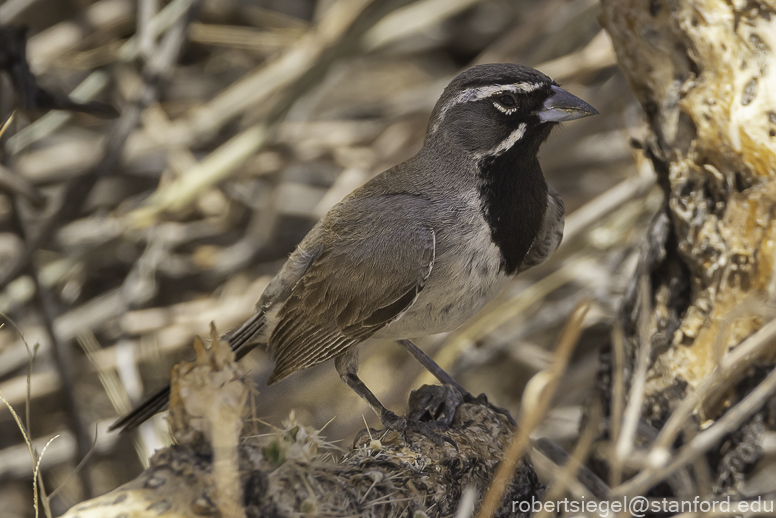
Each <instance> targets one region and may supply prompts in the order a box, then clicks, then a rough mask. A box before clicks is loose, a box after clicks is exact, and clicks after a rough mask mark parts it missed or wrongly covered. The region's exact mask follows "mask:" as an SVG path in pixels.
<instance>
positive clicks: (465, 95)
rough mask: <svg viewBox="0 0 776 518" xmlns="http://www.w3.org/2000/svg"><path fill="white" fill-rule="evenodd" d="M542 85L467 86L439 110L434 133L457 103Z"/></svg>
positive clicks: (521, 91)
mask: <svg viewBox="0 0 776 518" xmlns="http://www.w3.org/2000/svg"><path fill="white" fill-rule="evenodd" d="M541 87H542V83H514V84H507V85H488V86H477V87H474V88H467V89H466V90H463V91H462V92H460V93H459V94H458V95H456V96H455V97H453V98H452V99H450V100H449V101H447V103H445V105H444V106H443V107H442V109H441V110H439V116H438V117H437V119H436V120H435V121H434V123H433V125H432V128H431V130H432V133H435V132H436V130H437V129H438V128H439V124H440V123H441V122H442V119H444V118H445V114H446V113H447V112H448V111H449V110H450V108H452V107H453V106H455V105H456V104H461V103H469V102H474V101H481V100H482V99H486V98H488V97H490V96H491V95H494V94H497V93H499V92H513V93H530V92H533V91H534V90H538V89H539V88H541Z"/></svg>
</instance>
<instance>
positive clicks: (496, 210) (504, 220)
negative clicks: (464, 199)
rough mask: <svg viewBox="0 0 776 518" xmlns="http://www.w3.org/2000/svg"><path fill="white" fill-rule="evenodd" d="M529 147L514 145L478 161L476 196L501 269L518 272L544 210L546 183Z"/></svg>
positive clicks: (536, 233) (513, 272)
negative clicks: (498, 153)
mask: <svg viewBox="0 0 776 518" xmlns="http://www.w3.org/2000/svg"><path fill="white" fill-rule="evenodd" d="M532 151H533V150H529V149H526V148H525V147H523V146H520V145H516V146H513V147H512V148H511V149H509V150H508V151H507V152H505V153H503V154H501V155H499V156H493V157H485V158H483V159H482V160H481V161H480V164H479V167H480V177H481V179H482V184H481V185H480V196H481V198H482V202H483V211H484V216H485V221H487V222H488V226H490V235H491V238H492V239H493V243H494V244H495V245H496V246H497V247H498V249H499V250H500V252H501V270H502V271H503V272H505V273H506V274H507V275H513V274H515V273H517V272H518V270H519V269H520V265H521V264H522V263H523V260H524V259H525V256H526V254H527V253H528V250H529V249H530V248H531V245H532V244H533V242H534V239H536V237H537V236H538V235H539V232H540V231H541V228H542V223H543V221H544V214H545V212H546V211H547V182H545V180H544V175H543V174H542V169H541V166H540V165H539V159H538V158H537V157H536V153H535V151H533V152H532Z"/></svg>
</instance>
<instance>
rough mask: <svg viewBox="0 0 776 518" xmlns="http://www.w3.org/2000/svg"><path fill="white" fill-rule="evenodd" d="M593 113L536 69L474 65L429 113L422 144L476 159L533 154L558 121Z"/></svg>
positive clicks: (587, 106)
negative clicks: (440, 145) (438, 145)
mask: <svg viewBox="0 0 776 518" xmlns="http://www.w3.org/2000/svg"><path fill="white" fill-rule="evenodd" d="M597 113H598V111H596V109H595V108H593V107H592V106H590V105H589V104H587V103H586V102H585V101H583V100H582V99H580V98H578V97H575V96H573V95H571V94H570V93H568V92H567V91H565V90H563V89H562V88H560V87H559V86H558V85H557V84H556V83H555V81H553V80H552V79H550V78H549V77H547V76H546V75H544V74H542V73H541V72H539V71H538V70H534V69H533V68H529V67H524V66H521V65H514V64H506V63H504V64H490V65H478V66H475V67H472V68H470V69H468V70H466V71H465V72H463V73H461V74H460V75H458V77H456V78H455V79H453V80H452V81H451V82H450V84H449V85H448V86H447V88H445V91H444V93H443V94H442V96H441V97H440V98H439V101H437V104H436V106H435V107H434V111H433V112H432V114H431V119H430V121H429V125H428V131H427V134H426V143H427V144H432V145H433V144H435V143H440V142H444V143H447V144H450V145H452V146H453V147H454V148H455V149H457V150H460V151H463V152H464V153H466V154H468V155H471V156H472V157H473V158H475V159H482V158H487V157H496V156H499V155H502V154H504V153H506V152H507V151H509V150H510V149H512V148H514V147H519V148H521V149H523V150H524V152H525V153H527V154H534V155H535V153H536V152H537V151H538V149H539V146H540V145H541V143H542V142H544V140H545V139H546V138H547V137H548V136H549V134H550V132H551V131H552V128H553V127H554V126H556V125H557V124H558V123H559V122H563V121H570V120H574V119H579V118H582V117H587V116H589V115H596V114H597Z"/></svg>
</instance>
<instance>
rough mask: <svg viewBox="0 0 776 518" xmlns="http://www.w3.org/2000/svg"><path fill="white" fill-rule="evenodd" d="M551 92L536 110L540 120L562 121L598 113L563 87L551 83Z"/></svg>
mask: <svg viewBox="0 0 776 518" xmlns="http://www.w3.org/2000/svg"><path fill="white" fill-rule="evenodd" d="M551 88H552V94H551V95H550V97H548V98H547V100H546V101H544V104H543V105H542V107H541V109H539V111H537V112H536V114H537V115H538V116H539V119H541V121H542V122H562V121H573V120H574V119H581V118H582V117H589V116H591V115H598V110H596V109H595V108H593V107H592V106H590V105H589V104H587V103H586V102H585V101H583V100H582V99H580V98H579V97H577V96H575V95H571V94H570V93H568V92H567V91H566V90H564V89H563V88H560V87H558V86H555V85H553V86H552V87H551Z"/></svg>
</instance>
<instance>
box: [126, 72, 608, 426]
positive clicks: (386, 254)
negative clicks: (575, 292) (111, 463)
mask: <svg viewBox="0 0 776 518" xmlns="http://www.w3.org/2000/svg"><path fill="white" fill-rule="evenodd" d="M596 114H598V111H597V110H596V109H595V108H593V107H592V106H591V105H590V104H588V103H586V102H585V101H583V100H582V99H580V98H578V97H576V96H574V95H572V94H571V93H569V92H567V91H566V90H564V89H562V88H561V87H560V86H559V85H558V83H556V82H555V81H554V80H552V79H551V78H550V77H548V76H546V75H545V74H543V73H542V72H540V71H538V70H535V69H533V68H530V67H527V66H522V65H518V64H512V63H494V64H483V65H477V66H473V67H471V68H469V69H467V70H465V71H463V72H462V73H460V74H459V75H457V76H456V77H455V78H454V79H453V80H452V81H451V82H450V83H449V85H448V86H447V87H446V88H445V89H444V91H443V93H442V95H441V96H440V98H439V100H438V101H437V103H436V105H435V106H434V108H433V110H432V112H431V116H430V119H429V123H428V128H427V131H426V135H425V139H424V142H423V146H422V148H421V149H420V151H419V152H418V153H417V154H416V155H414V156H413V157H412V158H410V159H408V160H406V161H405V162H403V163H400V164H398V165H396V166H394V167H392V168H390V169H388V170H386V171H384V172H382V173H380V174H378V175H376V176H375V177H374V178H372V179H371V180H369V181H368V182H366V183H365V184H364V185H362V186H361V187H359V188H357V189H356V190H354V191H353V192H351V193H350V194H349V195H348V196H346V197H345V198H344V199H343V200H342V201H340V202H339V203H338V204H336V205H335V206H334V207H332V208H331V210H330V211H329V212H328V213H327V214H326V215H325V216H324V217H323V218H322V219H321V220H320V221H319V222H318V223H317V224H316V225H315V226H314V227H313V228H312V229H311V230H310V232H309V233H308V234H307V235H306V237H305V238H304V239H303V240H302V241H301V243H300V244H299V245H298V246H297V248H296V249H295V250H294V251H293V252H292V253H291V254H290V256H289V258H288V260H287V261H286V263H285V264H284V265H283V267H282V268H281V269H280V271H279V272H278V273H277V275H276V276H275V277H274V278H273V279H272V280H271V281H270V283H269V284H268V286H267V287H266V289H265V291H264V292H263V294H262V296H261V297H260V299H259V301H258V302H257V304H256V308H255V312H254V313H253V315H252V316H251V317H250V318H249V319H248V320H247V321H245V322H244V323H243V324H242V325H240V326H239V327H237V328H235V329H233V330H231V331H229V332H228V333H226V334H225V335H224V336H223V338H222V339H223V340H225V341H227V342H228V343H229V344H230V347H231V349H232V350H233V351H234V352H235V356H236V358H237V359H238V360H239V359H240V358H242V357H244V356H245V355H246V354H247V353H248V352H249V351H250V350H252V349H254V348H255V347H257V346H259V345H261V346H263V347H265V348H266V350H267V351H268V353H269V354H270V356H271V358H272V359H273V360H274V362H275V366H274V370H273V372H272V374H271V376H270V378H269V380H268V383H269V384H272V383H277V382H280V381H281V380H283V379H285V378H286V377H288V376H290V375H292V374H294V373H295V372H297V371H300V370H302V369H306V368H308V367H312V366H313V365H317V364H320V363H323V362H326V361H329V360H334V366H335V368H336V370H337V372H338V374H339V376H340V378H341V379H342V381H344V382H345V383H346V384H347V385H348V386H349V387H350V388H351V389H353V390H354V391H355V392H356V393H357V394H358V395H359V396H360V397H361V398H362V399H364V400H365V401H366V402H367V403H368V404H369V406H371V407H372V409H373V410H374V411H375V413H376V414H377V415H378V417H379V418H380V421H381V422H382V424H383V425H384V426H386V427H388V428H394V429H404V430H406V429H408V428H411V429H415V430H418V431H421V432H422V433H425V434H426V435H429V436H432V435H433V434H434V432H433V430H429V429H427V428H425V425H423V424H421V423H417V422H414V423H413V422H409V420H408V419H405V418H404V417H401V416H398V415H397V414H395V413H394V412H393V411H391V410H389V409H387V408H386V407H385V406H384V405H383V404H382V403H381V402H380V401H379V400H378V398H377V397H376V396H375V395H374V393H372V391H371V390H370V389H369V388H368V387H367V385H366V384H365V383H364V382H363V381H362V380H361V378H360V377H359V376H358V349H359V347H358V346H359V345H360V344H361V343H363V342H365V341H366V340H368V339H370V338H380V339H390V340H393V341H397V342H398V343H399V344H401V345H402V346H403V347H404V348H405V349H407V351H409V352H410V353H411V354H412V355H413V356H414V357H415V358H416V359H417V360H418V361H419V362H420V363H421V364H422V365H423V366H424V367H425V368H426V369H428V370H429V371H430V372H431V373H432V374H433V375H434V376H436V377H437V379H439V380H440V381H441V382H442V383H443V384H446V385H450V386H452V387H453V388H454V389H455V390H457V391H458V392H459V393H460V394H461V395H462V396H464V397H465V398H472V399H477V398H474V397H473V396H471V394H469V393H468V392H467V391H466V390H465V389H464V388H463V387H461V386H460V385H459V384H458V383H456V382H455V380H454V379H453V378H452V377H451V376H450V375H449V374H447V373H446V372H445V371H444V370H443V369H442V368H441V367H439V365H437V364H436V363H435V362H434V361H433V359H431V358H430V357H429V356H428V355H426V354H425V353H424V352H423V351H422V349H420V348H419V347H417V346H416V345H415V343H414V341H413V340H415V339H417V338H419V337H423V336H427V335H432V334H437V333H442V332H449V331H452V330H455V329H456V328H458V327H460V326H461V325H462V324H463V323H464V322H466V321H467V320H468V319H470V318H472V317H473V316H474V315H475V314H477V313H478V312H479V311H480V310H481V309H482V307H483V306H484V305H485V304H486V303H488V302H489V301H490V300H492V299H493V298H494V297H495V296H496V295H498V293H499V292H501V291H502V290H503V289H504V287H505V286H506V285H507V283H508V282H509V281H510V279H511V278H513V277H514V276H515V275H517V274H519V273H520V272H523V271H525V270H527V269H528V268H531V267H533V266H536V265H538V264H540V263H542V262H544V261H545V260H546V259H547V258H548V257H549V256H550V255H551V254H552V253H553V252H554V251H555V250H556V249H557V248H558V246H559V245H560V242H561V239H562V237H563V227H564V222H565V209H564V205H563V200H562V199H561V197H560V195H559V194H558V193H557V191H555V189H553V188H552V187H550V186H549V185H548V184H547V182H546V180H545V178H544V174H543V172H542V168H541V165H540V163H539V158H538V152H539V148H540V146H541V145H542V143H544V142H545V141H546V140H547V138H548V137H549V135H550V133H551V132H552V130H553V128H555V127H557V126H558V125H559V123H561V122H565V121H571V120H575V119H580V118H583V117H588V116H590V115H596ZM169 394H170V388H169V386H167V387H163V388H162V389H160V390H158V391H157V392H156V393H154V394H152V395H151V396H150V397H149V398H148V399H146V400H145V401H144V402H143V403H141V404H140V405H139V406H138V407H137V408H135V409H134V410H132V411H131V412H130V413H128V414H126V415H125V416H123V417H121V418H120V419H119V420H117V421H116V422H115V423H113V425H112V426H111V429H112V430H115V429H122V430H123V431H128V430H131V429H133V428H135V427H137V426H138V425H139V424H141V423H142V422H144V421H145V420H147V419H148V418H150V417H151V416H152V415H154V414H155V413H157V412H160V411H162V410H163V409H164V408H166V406H167V404H168V401H169ZM495 408H497V407H495ZM499 410H501V409H499Z"/></svg>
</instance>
